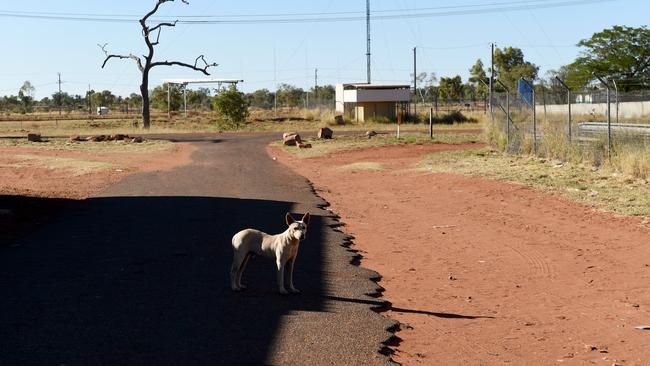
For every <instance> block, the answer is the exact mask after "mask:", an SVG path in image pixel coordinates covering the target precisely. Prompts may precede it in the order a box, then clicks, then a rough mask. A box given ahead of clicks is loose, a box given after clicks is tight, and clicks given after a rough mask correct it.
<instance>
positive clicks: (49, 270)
mask: <svg viewBox="0 0 650 366" xmlns="http://www.w3.org/2000/svg"><path fill="white" fill-rule="evenodd" d="M275 137H276V136H274V135H244V136H242V135H240V136H228V135H220V136H219V137H209V136H204V135H197V136H195V137H187V136H185V137H183V136H178V137H176V139H177V140H178V141H182V140H185V141H191V142H192V143H194V144H196V146H197V147H198V148H199V149H198V150H197V151H196V152H195V153H194V155H193V157H192V158H193V163H192V164H190V165H187V166H184V167H180V168H177V169H174V170H171V171H164V172H153V173H143V174H136V175H132V176H130V177H127V178H126V179H124V180H123V181H121V182H119V183H118V184H116V185H114V186H111V187H110V188H109V189H107V190H106V191H105V192H103V193H102V194H101V195H100V197H96V198H92V199H88V200H85V201H82V202H67V203H66V204H65V206H66V207H65V208H64V209H63V211H62V213H61V214H60V215H59V216H58V217H57V218H55V219H53V220H51V221H49V222H48V223H46V224H44V225H42V226H40V227H38V229H37V230H35V231H33V232H32V233H30V234H28V235H26V236H23V237H22V238H21V239H18V242H17V243H16V245H13V246H10V247H4V248H0V365H3V366H4V365H12V366H13V365H67V366H72V365H261V364H272V365H287V364H295V365H323V364H330V365H362V364H374V365H384V364H389V363H390V362H389V359H388V358H387V357H386V356H384V355H382V354H380V353H378V350H379V349H380V348H381V347H382V344H381V342H382V341H384V340H386V339H388V338H389V337H390V336H391V334H390V333H389V332H388V331H387V330H386V329H387V328H388V327H390V326H391V325H393V322H392V321H390V320H388V319H386V318H384V317H382V316H380V315H378V314H376V313H375V312H374V311H372V310H371V307H372V306H377V305H378V304H380V301H378V300H377V299H375V298H373V297H371V296H368V295H365V294H371V293H373V292H375V291H377V285H376V284H375V283H374V282H372V281H371V280H370V279H371V278H373V277H375V276H377V274H376V273H374V272H372V271H368V270H365V269H362V268H359V267H356V266H353V265H351V264H350V262H351V261H353V260H354V253H352V252H350V251H348V250H347V249H346V248H345V247H344V246H342V244H344V243H345V242H346V240H347V239H348V238H346V237H345V236H344V235H343V234H342V233H340V232H338V231H336V229H335V227H336V224H337V222H336V219H335V217H333V216H332V215H331V213H330V212H329V211H326V210H322V209H320V208H319V207H321V206H322V205H323V204H324V202H323V201H322V200H321V199H319V198H318V197H317V196H315V195H314V193H313V192H312V189H311V187H310V185H309V183H308V182H307V181H306V180H305V179H304V178H302V177H300V176H297V175H295V174H294V173H292V172H290V171H288V170H287V169H286V168H285V167H284V166H282V165H281V164H280V163H277V162H275V161H274V160H272V159H271V158H270V157H269V156H268V155H267V154H266V152H265V146H266V145H267V144H268V142H269V141H271V140H272V139H273V138H275ZM306 211H309V212H311V214H312V215H313V216H312V224H311V226H310V228H309V234H308V238H307V240H306V241H305V242H303V243H302V245H301V249H300V253H299V255H298V260H297V262H296V270H295V283H296V287H297V288H299V289H300V290H302V294H301V295H292V296H286V297H285V296H281V295H278V294H277V292H276V287H275V272H274V264H273V263H272V262H271V261H269V260H266V259H263V258H253V259H252V260H251V262H250V263H249V266H248V269H247V271H246V273H245V275H244V282H245V283H246V284H247V285H248V286H249V289H248V290H246V291H245V292H243V293H233V292H231V291H230V288H229V280H228V276H229V268H230V263H231V259H232V258H231V257H232V250H231V248H230V238H231V237H232V235H233V234H234V233H235V232H237V231H238V230H240V229H243V228H246V227H255V228H258V229H261V230H265V231H267V232H272V233H276V232H280V231H283V230H284V228H285V224H284V219H283V218H284V214H285V212H293V213H295V215H296V216H298V215H299V214H302V213H304V212H306Z"/></svg>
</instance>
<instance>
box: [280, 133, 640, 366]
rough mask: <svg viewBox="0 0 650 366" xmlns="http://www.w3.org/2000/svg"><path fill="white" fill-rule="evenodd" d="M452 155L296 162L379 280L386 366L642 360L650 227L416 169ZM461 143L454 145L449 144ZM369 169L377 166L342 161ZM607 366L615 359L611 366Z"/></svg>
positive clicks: (396, 152)
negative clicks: (391, 337) (393, 364)
mask: <svg viewBox="0 0 650 366" xmlns="http://www.w3.org/2000/svg"><path fill="white" fill-rule="evenodd" d="M448 148H459V146H445V145H434V146H407V147H403V146H394V147H387V148H380V149H369V150H362V151H355V152H347V153H340V154H336V155H333V156H328V157H324V158H316V159H307V160H300V161H298V160H296V159H294V158H292V157H290V156H288V155H287V154H285V153H281V152H279V151H277V150H274V151H273V153H274V154H278V155H279V156H280V157H281V159H280V160H282V161H283V162H285V163H286V164H288V165H290V166H291V167H293V168H294V169H296V171H298V172H299V173H300V174H302V175H305V176H306V177H308V178H309V179H310V180H311V181H312V182H313V183H314V184H315V187H316V189H317V191H318V192H319V194H321V195H322V196H323V197H324V198H325V199H326V200H328V201H329V202H330V203H331V204H332V209H333V210H334V211H335V212H337V213H339V214H340V215H341V216H342V219H343V221H344V222H345V223H347V226H346V228H345V231H346V232H348V233H350V234H352V235H354V236H355V240H354V244H355V248H356V249H358V250H360V251H361V253H362V254H363V256H364V258H363V260H362V265H363V266H365V267H368V268H371V269H374V270H376V271H378V272H379V273H381V274H382V276H383V279H382V281H381V285H382V286H384V287H385V288H386V292H385V293H384V295H385V298H386V299H388V300H389V301H391V302H392V306H393V307H392V310H390V311H388V313H387V314H388V315H390V316H391V317H394V318H395V319H397V320H399V321H400V322H402V323H404V325H403V327H402V331H401V332H399V333H398V335H399V336H400V337H401V338H403V342H402V343H401V344H400V345H399V346H398V347H397V348H398V349H397V354H396V359H397V360H398V361H401V362H403V363H404V364H439V365H501V364H511V365H558V364H570V365H591V364H595V365H608V366H610V365H612V364H621V365H648V364H650V332H648V331H641V330H636V329H635V326H639V325H650V324H649V323H650V292H649V291H648V281H649V280H650V230H649V229H648V228H647V227H645V226H643V225H641V224H640V221H641V220H640V219H637V218H621V217H615V216H613V215H610V214H604V213H597V212H594V211H593V210H592V209H590V208H589V207H585V206H583V205H580V204H576V203H572V202H567V201H565V200H563V199H559V198H556V197H551V196H547V195H545V194H542V193H539V192H536V191H533V190H531V189H528V188H525V187H522V186H518V185H513V184H506V183H500V182H494V181H488V180H484V179H479V178H471V177H465V176H460V175H454V174H424V173H421V172H417V171H414V170H413V169H412V168H413V167H414V165H415V164H417V163H418V162H419V161H420V159H421V157H422V155H423V154H424V153H427V152H435V151H441V150H445V149H448ZM460 148H462V146H460ZM358 162H374V163H381V164H384V166H385V169H384V170H379V171H368V170H360V169H342V168H341V167H342V166H345V165H348V164H351V163H358ZM615 362H617V363H615Z"/></svg>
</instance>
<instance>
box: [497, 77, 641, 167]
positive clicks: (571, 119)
mask: <svg viewBox="0 0 650 366" xmlns="http://www.w3.org/2000/svg"><path fill="white" fill-rule="evenodd" d="M538 89H541V88H538ZM608 101H609V103H608ZM491 115H492V126H491V129H490V131H489V135H490V136H489V137H490V140H491V142H492V143H494V144H496V145H498V146H499V148H500V149H502V150H503V151H507V152H509V153H513V154H535V155H538V156H543V157H549V158H558V159H562V160H570V159H573V160H582V161H592V162H595V163H599V162H600V161H602V160H603V159H608V158H610V157H611V156H612V154H616V153H617V152H618V151H622V150H625V149H635V148H639V149H641V150H643V151H646V149H647V148H648V146H649V143H650V95H647V94H643V93H640V92H618V93H617V92H616V91H612V90H610V92H609V97H608V96H607V90H601V89H595V90H584V91H571V92H569V91H566V92H549V91H547V90H538V91H536V92H535V93H531V95H521V94H519V93H517V92H514V93H513V92H506V91H501V92H495V94H494V96H493V103H492V108H491Z"/></svg>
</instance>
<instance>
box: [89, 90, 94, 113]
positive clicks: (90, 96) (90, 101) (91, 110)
mask: <svg viewBox="0 0 650 366" xmlns="http://www.w3.org/2000/svg"><path fill="white" fill-rule="evenodd" d="M91 90H92V89H90V84H88V114H93V101H92V95H91V94H90V91H91Z"/></svg>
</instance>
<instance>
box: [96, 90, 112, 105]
mask: <svg viewBox="0 0 650 366" xmlns="http://www.w3.org/2000/svg"><path fill="white" fill-rule="evenodd" d="M90 99H91V100H92V103H93V105H94V106H95V107H111V106H113V104H115V102H117V97H116V96H115V95H113V93H112V92H111V91H110V90H102V91H101V92H95V93H93V94H92V96H91V97H90Z"/></svg>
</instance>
